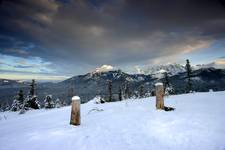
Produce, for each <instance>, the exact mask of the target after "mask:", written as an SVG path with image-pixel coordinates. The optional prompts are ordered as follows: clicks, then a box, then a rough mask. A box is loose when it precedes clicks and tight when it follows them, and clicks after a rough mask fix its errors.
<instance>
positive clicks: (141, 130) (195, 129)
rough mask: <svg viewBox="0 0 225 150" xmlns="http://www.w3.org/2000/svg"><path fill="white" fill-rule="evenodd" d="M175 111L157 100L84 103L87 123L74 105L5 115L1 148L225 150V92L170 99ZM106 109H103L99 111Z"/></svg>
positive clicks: (1, 115)
mask: <svg viewBox="0 0 225 150" xmlns="http://www.w3.org/2000/svg"><path fill="white" fill-rule="evenodd" d="M165 105H166V106H171V107H175V108H176V110H175V111H171V112H165V111H160V110H156V109H155V97H150V98H143V99H138V100H126V101H121V102H113V103H105V104H94V103H93V102H91V103H87V104H82V105H81V125H80V126H72V125H70V124H69V121H70V113H71V106H70V107H63V108H58V109H52V110H44V109H42V110H34V111H28V112H26V113H25V114H23V115H18V113H14V112H4V113H0V145H1V146H0V150H13V149H16V150H20V149H21V150H28V149H29V150H40V149H44V150H52V149H56V150H57V149H63V150H74V149H78V150H106V149H107V150H125V149H126V150H165V149H169V150H181V149H182V150H224V149H225V126H224V125H225V117H224V114H225V109H224V106H225V92H208V93H192V94H183V95H177V96H169V97H168V98H165ZM99 110H101V111H99Z"/></svg>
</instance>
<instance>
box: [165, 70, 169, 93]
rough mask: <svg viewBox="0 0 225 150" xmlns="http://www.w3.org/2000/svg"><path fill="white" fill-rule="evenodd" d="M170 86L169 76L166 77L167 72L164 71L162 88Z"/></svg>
mask: <svg viewBox="0 0 225 150" xmlns="http://www.w3.org/2000/svg"><path fill="white" fill-rule="evenodd" d="M169 86H170V82H169V77H168V73H167V72H165V73H164V88H165V89H166V88H167V87H169Z"/></svg>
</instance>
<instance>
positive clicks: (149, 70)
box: [135, 63, 185, 75]
mask: <svg viewBox="0 0 225 150" xmlns="http://www.w3.org/2000/svg"><path fill="white" fill-rule="evenodd" d="M135 69H136V71H137V72H138V73H140V72H142V73H143V74H151V75H156V74H163V73H165V72H167V73H168V74H169V75H175V74H178V73H180V72H185V67H184V66H182V65H180V64H176V63H173V64H171V63H170V64H165V65H157V66H149V65H148V66H144V67H142V68H140V67H138V69H137V67H136V68H135Z"/></svg>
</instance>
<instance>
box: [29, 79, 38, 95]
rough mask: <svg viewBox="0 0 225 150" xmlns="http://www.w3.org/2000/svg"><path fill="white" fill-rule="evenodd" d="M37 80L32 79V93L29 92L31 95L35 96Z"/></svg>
mask: <svg viewBox="0 0 225 150" xmlns="http://www.w3.org/2000/svg"><path fill="white" fill-rule="evenodd" d="M35 85H36V84H35V80H34V79H32V82H31V84H30V93H29V95H31V96H34V94H35Z"/></svg>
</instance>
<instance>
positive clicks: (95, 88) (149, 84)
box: [0, 68, 225, 103]
mask: <svg viewBox="0 0 225 150" xmlns="http://www.w3.org/2000/svg"><path fill="white" fill-rule="evenodd" d="M161 77H162V78H157V77H156V76H155V75H145V74H128V73H124V72H122V71H121V70H113V71H105V72H92V73H87V74H85V75H79V76H74V77H72V78H69V79H67V80H65V81H62V82H59V83H37V88H36V91H37V95H38V97H39V100H40V101H43V100H44V97H45V96H46V95H47V94H52V95H53V98H57V97H58V98H60V99H64V100H66V101H67V102H68V103H70V98H71V96H72V95H79V96H80V97H81V98H82V102H87V101H89V100H90V99H92V98H93V97H95V96H96V95H101V96H103V97H108V81H109V80H110V81H112V93H113V100H115V101H116V100H118V93H119V88H120V87H124V86H125V85H128V86H129V91H130V92H131V95H135V93H136V92H135V91H139V90H140V86H143V87H144V92H149V93H151V92H152V91H154V84H155V83H156V82H159V81H160V82H162V81H164V78H163V75H161ZM169 81H170V84H171V85H172V86H173V88H174V90H175V93H176V94H180V93H185V92H186V91H187V90H186V81H187V80H186V72H179V73H177V74H175V75H170V76H169ZM1 83H2V82H1ZM192 84H193V90H194V91H201V92H203V91H209V89H213V90H214V91H223V90H225V86H224V85H225V70H224V69H214V68H202V69H198V70H194V71H193V74H192ZM20 88H21V89H23V90H24V93H25V94H26V93H28V91H29V84H28V83H18V82H16V81H10V82H8V83H7V84H6V83H4V82H3V83H2V84H1V86H0V100H1V101H8V102H9V103H11V102H12V100H13V97H14V96H15V95H16V93H17V92H18V90H19V89H20Z"/></svg>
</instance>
